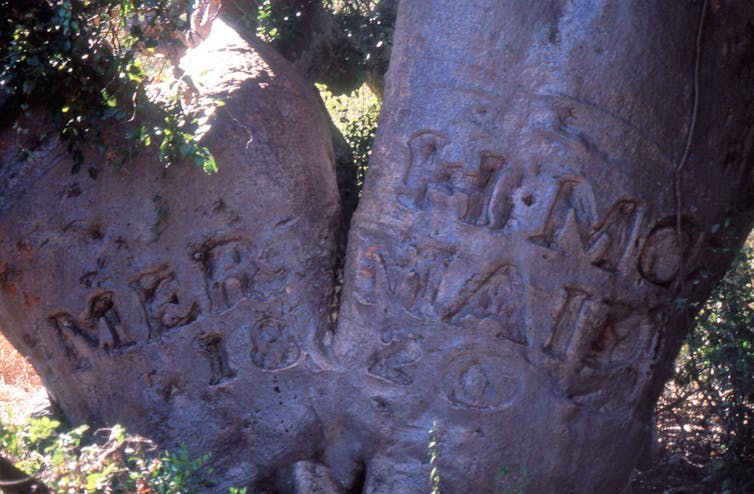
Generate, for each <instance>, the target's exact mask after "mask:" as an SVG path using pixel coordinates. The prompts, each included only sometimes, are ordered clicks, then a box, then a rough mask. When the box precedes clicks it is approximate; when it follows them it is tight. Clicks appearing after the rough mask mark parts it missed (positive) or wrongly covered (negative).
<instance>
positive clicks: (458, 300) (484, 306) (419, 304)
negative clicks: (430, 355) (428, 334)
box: [354, 237, 526, 344]
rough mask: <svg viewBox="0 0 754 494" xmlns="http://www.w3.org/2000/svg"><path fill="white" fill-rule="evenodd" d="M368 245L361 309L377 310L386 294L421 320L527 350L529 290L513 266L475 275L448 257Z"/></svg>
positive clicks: (357, 293)
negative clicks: (475, 332) (371, 307)
mask: <svg viewBox="0 0 754 494" xmlns="http://www.w3.org/2000/svg"><path fill="white" fill-rule="evenodd" d="M364 244H366V248H365V250H364V251H363V254H362V255H361V256H360V262H361V264H360V266H359V267H358V268H357V269H358V272H357V277H356V284H357V289H356V290H355V294H354V295H355V297H356V300H357V301H359V302H360V303H361V304H363V305H374V304H375V303H376V300H377V299H376V294H377V293H382V294H385V295H387V296H388V297H389V298H390V299H391V300H393V301H394V302H395V304H397V305H398V306H401V307H403V308H404V309H405V310H406V312H408V313H409V314H411V315H413V316H414V317H416V318H418V319H430V320H432V319H434V320H439V321H442V322H443V323H445V324H448V325H450V326H456V327H463V328H468V329H474V328H481V329H482V330H483V331H486V332H487V333H489V334H491V335H494V336H495V337H498V338H504V339H507V340H510V341H513V342H515V343H520V344H526V336H525V334H524V333H525V331H524V328H525V325H524V317H525V303H524V300H525V297H524V293H525V290H526V286H525V284H524V283H523V281H522V279H521V277H520V275H519V273H518V271H517V269H516V268H515V267H514V266H513V265H509V264H503V265H501V266H498V267H496V268H492V269H491V270H490V271H487V272H481V273H473V270H474V268H475V266H474V265H473V263H470V262H469V261H468V260H465V259H461V258H458V257H457V256H456V255H454V254H452V253H450V252H447V251H443V250H438V249H430V248H418V249H417V248H414V247H411V246H410V245H402V244H398V243H390V244H388V243H386V242H384V241H381V240H377V239H371V238H369V237H367V238H364ZM470 272H471V273H473V274H469V273H470Z"/></svg>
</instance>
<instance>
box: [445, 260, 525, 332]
mask: <svg viewBox="0 0 754 494" xmlns="http://www.w3.org/2000/svg"><path fill="white" fill-rule="evenodd" d="M523 292H524V284H523V282H522V281H521V278H520V276H519V274H518V272H517V271H516V268H515V267H514V266H511V265H503V266H500V267H499V268H497V269H496V270H494V271H493V272H492V273H490V274H487V275H486V276H476V275H475V276H472V277H470V278H468V279H467V280H466V281H465V282H464V283H463V285H462V286H461V289H460V290H459V291H458V293H456V294H455V295H450V296H449V300H450V301H452V303H451V304H450V305H447V306H445V307H443V308H441V309H440V310H441V319H442V320H443V321H445V322H448V323H450V324H451V325H454V326H463V327H484V328H485V329H487V331H488V332H489V333H490V334H493V335H495V336H496V337H498V338H506V339H508V340H511V341H513V342H516V343H521V344H526V336H525V335H524V311H523V299H522V294H523Z"/></svg>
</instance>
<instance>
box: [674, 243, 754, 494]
mask: <svg viewBox="0 0 754 494" xmlns="http://www.w3.org/2000/svg"><path fill="white" fill-rule="evenodd" d="M674 382H675V385H676V386H678V387H679V388H680V389H681V396H682V399H686V400H688V399H693V400H694V401H695V402H697V403H699V407H700V408H701V409H700V410H699V412H700V413H699V416H700V417H702V418H703V420H704V421H705V424H703V425H705V427H706V428H708V429H710V428H711V429H713V430H714V431H715V433H714V434H713V435H711V437H712V439H711V442H712V444H710V446H711V448H710V449H711V451H712V452H713V454H714V456H712V457H711V458H710V462H709V464H708V466H707V470H708V472H707V473H708V477H707V479H708V483H709V484H710V486H709V487H710V489H711V490H710V492H713V491H714V492H721V493H725V492H728V493H733V492H754V476H753V475H752V472H754V235H752V236H750V237H749V239H748V241H747V242H746V245H745V246H744V248H743V249H742V250H741V251H740V252H739V253H738V255H737V257H736V260H735V261H734V263H733V265H732V267H731V268H730V270H729V271H728V273H727V275H726V276H725V278H723V280H722V281H721V282H720V283H719V284H718V286H717V288H716V289H715V291H714V292H713V294H712V296H711V297H710V298H709V300H708V301H707V302H706V303H705V304H704V305H703V307H702V308H701V310H700V311H699V315H698V316H697V318H696V321H695V325H694V330H693V331H692V333H691V334H690V335H689V336H688V337H687V340H686V343H685V344H684V346H683V348H682V350H681V353H680V355H679V357H678V359H677V361H676V374H675V376H674Z"/></svg>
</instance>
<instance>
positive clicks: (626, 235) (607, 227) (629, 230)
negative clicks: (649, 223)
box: [529, 178, 641, 271]
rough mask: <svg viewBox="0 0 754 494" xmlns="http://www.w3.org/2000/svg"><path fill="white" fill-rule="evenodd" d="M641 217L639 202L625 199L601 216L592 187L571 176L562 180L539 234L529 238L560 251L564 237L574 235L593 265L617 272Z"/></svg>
mask: <svg viewBox="0 0 754 494" xmlns="http://www.w3.org/2000/svg"><path fill="white" fill-rule="evenodd" d="M640 216H641V210H640V207H639V203H638V202H637V201H636V200H634V199H630V198H623V199H620V200H619V201H618V202H616V203H615V204H613V205H612V206H611V207H610V208H609V209H608V211H607V214H605V216H604V218H601V219H600V218H598V217H597V213H596V207H595V201H594V194H593V193H592V188H591V187H590V186H589V184H588V183H586V182H583V181H581V180H579V179H576V178H568V179H565V180H562V181H561V182H560V184H559V186H558V190H557V192H556V193H555V194H554V199H553V201H552V204H551V205H550V209H549V211H548V212H547V216H546V218H545V221H544V225H543V226H542V228H541V229H540V231H539V233H537V234H535V235H532V236H530V237H529V240H530V241H531V242H533V243H535V244H537V245H541V246H543V247H546V248H548V249H553V250H561V248H562V243H563V242H562V241H563V240H564V237H566V236H567V234H571V235H575V236H576V238H577V239H578V241H579V243H580V247H581V249H583V251H584V253H586V255H588V256H589V258H590V261H591V263H592V264H594V265H595V266H597V267H599V268H601V269H604V270H607V271H616V270H617V269H618V265H619V264H620V262H621V260H622V259H623V257H624V255H625V253H626V251H627V250H628V247H629V246H630V244H631V241H632V239H633V237H634V232H635V230H636V226H637V225H638V223H639V219H640Z"/></svg>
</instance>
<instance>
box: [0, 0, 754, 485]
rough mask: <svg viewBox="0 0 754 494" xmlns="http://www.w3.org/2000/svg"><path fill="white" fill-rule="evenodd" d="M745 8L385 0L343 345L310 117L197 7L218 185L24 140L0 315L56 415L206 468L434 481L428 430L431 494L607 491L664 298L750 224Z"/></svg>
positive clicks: (318, 138) (670, 325) (294, 90)
mask: <svg viewBox="0 0 754 494" xmlns="http://www.w3.org/2000/svg"><path fill="white" fill-rule="evenodd" d="M744 4H745V2H738V3H737V4H734V3H733V2H731V3H729V4H723V3H722V2H710V3H709V5H707V4H706V3H705V5H704V6H702V4H701V2H696V3H695V2H667V3H666V5H647V3H646V2H618V1H595V2H559V1H548V2H528V1H527V2H524V1H520V2H498V1H495V0H483V1H481V2H467V1H461V2H459V1H455V0H454V1H439V0H436V1H433V0H412V1H406V2H403V3H402V5H401V11H400V13H399V24H398V26H397V27H396V37H395V47H394V51H393V60H392V66H391V73H390V75H389V77H388V85H387V87H386V93H385V107H384V110H383V116H382V120H381V130H380V136H379V138H378V141H377V143H376V148H375V152H374V159H373V163H372V165H371V166H372V168H371V170H370V172H369V176H368V177H367V184H366V189H365V191H364V197H363V199H362V203H361V206H360V209H359V211H358V212H357V215H356V216H355V217H354V220H353V222H352V225H353V227H352V231H351V232H350V236H349V251H348V256H347V264H346V270H345V286H344V289H343V295H342V303H341V306H340V313H339V317H338V326H337V328H336V330H335V331H334V332H333V331H331V329H332V328H331V324H330V319H329V315H330V308H331V306H332V303H333V299H332V298H331V294H332V292H333V286H332V285H333V279H334V272H335V270H336V266H335V262H334V249H335V247H334V244H333V238H334V235H335V233H336V227H335V222H336V217H337V205H336V197H337V192H336V190H335V186H334V184H335V179H334V172H333V170H332V158H331V156H332V155H331V150H330V149H329V147H328V145H327V144H326V143H327V142H328V136H326V135H325V133H324V132H323V131H322V129H325V128H326V126H325V124H324V121H323V120H322V116H321V115H320V114H319V113H318V111H319V110H318V108H317V106H316V104H315V103H314V102H313V101H312V100H311V96H310V94H308V93H307V90H306V89H304V88H303V85H301V84H300V83H299V82H297V79H296V76H295V75H292V74H290V72H289V70H288V69H287V67H286V66H285V64H283V63H281V62H279V61H277V59H276V58H275V57H271V56H265V57H259V56H258V55H257V54H255V53H254V52H253V50H251V49H250V48H249V47H248V46H246V45H244V44H243V43H242V42H241V41H240V40H238V41H236V40H235V38H234V37H233V34H232V33H231V32H229V31H227V30H226V29H225V28H224V27H222V26H223V25H222V24H217V25H216V26H215V27H214V28H213V33H212V35H211V36H210V39H209V40H208V43H207V44H205V45H202V46H200V48H199V51H200V52H201V51H202V50H205V51H206V52H208V53H209V54H210V55H211V57H210V59H209V61H208V62H207V63H209V65H208V66H207V67H204V68H201V67H200V68H197V70H196V71H195V77H194V79H195V80H198V81H202V80H204V81H205V82H204V83H203V84H204V85H201V84H200V89H201V90H202V91H204V92H206V93H208V94H209V95H210V96H215V97H223V98H226V99H227V101H228V104H227V105H226V106H224V107H222V108H220V109H218V111H217V115H216V120H215V123H214V125H213V129H212V130H211V132H210V134H209V135H208V143H209V144H210V145H211V146H212V147H213V149H214V151H215V153H216V154H217V157H218V163H219V166H220V173H219V174H218V175H217V176H214V177H202V176H200V174H199V172H198V171H195V170H189V169H183V168H181V169H178V168H176V169H171V170H169V173H168V175H167V178H161V177H160V172H159V170H156V169H155V168H154V165H153V164H152V165H150V163H146V162H135V163H131V164H129V169H131V170H133V173H131V174H120V175H119V174H118V173H117V172H116V171H115V170H104V171H103V172H102V173H101V174H100V177H99V178H98V179H97V180H96V181H92V180H90V179H89V178H87V177H78V176H70V175H68V168H69V165H70V163H66V160H65V159H64V158H62V157H60V156H58V155H57V154H56V153H57V151H56V150H57V148H50V149H49V150H48V152H47V154H44V151H45V149H44V148H43V149H41V150H39V151H38V152H37V153H36V154H35V155H34V156H35V157H36V159H37V160H38V163H32V164H29V165H27V166H25V167H20V166H19V167H16V168H13V170H14V171H15V172H16V178H15V179H14V180H16V182H14V183H15V185H14V186H13V187H11V188H9V189H7V190H6V197H10V198H12V201H13V204H12V207H10V208H8V209H7V210H6V208H3V209H2V210H0V211H3V212H2V214H3V216H2V218H1V222H0V260H2V264H1V265H0V266H2V270H0V273H1V274H0V282H1V285H0V288H2V290H3V295H2V298H0V323H2V326H3V328H4V329H5V331H7V332H8V336H9V337H10V339H11V340H12V341H13V342H14V344H16V345H17V346H19V347H20V348H21V349H22V350H23V351H24V353H26V354H28V355H30V356H31V358H32V359H33V362H34V363H35V366H36V368H37V369H38V371H39V372H40V374H41V375H42V377H43V379H44V380H45V383H46V385H47V386H48V388H49V389H50V390H51V392H52V393H53V395H54V396H55V397H56V398H57V399H58V400H59V401H60V402H61V405H62V406H63V408H64V410H65V411H66V413H68V414H69V416H71V417H72V418H73V419H74V420H98V421H116V420H118V421H124V422H126V423H127V425H130V426H132V427H135V428H136V430H139V431H141V432H145V433H149V434H150V435H153V436H155V437H156V438H157V439H160V440H162V441H163V443H164V444H171V443H173V444H175V443H177V442H181V441H182V442H186V443H188V445H189V447H190V448H191V449H192V450H193V451H194V452H196V453H202V452H205V451H208V450H210V451H212V452H213V453H214V455H215V463H216V467H218V471H219V472H221V473H222V474H223V475H224V479H225V480H227V482H236V483H237V482H238V481H247V482H253V484H254V485H255V487H256V488H265V489H267V490H268V491H271V490H279V491H282V492H309V491H307V490H306V489H307V488H310V489H317V488H318V489H320V490H321V491H326V492H337V491H339V490H342V489H355V490H363V491H364V492H368V493H388V492H401V493H414V492H416V493H419V492H426V491H427V490H428V476H429V471H430V465H429V463H428V457H427V444H428V442H429V435H428V430H429V429H430V427H432V426H433V424H436V426H435V429H436V430H435V435H436V437H437V438H438V442H437V446H436V447H435V452H436V453H437V454H438V455H439V459H438V466H439V474H440V478H441V486H442V489H443V491H444V492H464V491H468V492H494V491H496V490H500V489H501V488H504V487H505V485H504V484H505V482H515V480H516V479H515V477H516V476H519V475H522V474H523V472H524V471H526V472H528V474H527V475H526V477H527V480H526V486H527V487H526V489H527V490H529V491H531V492H618V491H620V489H621V488H622V486H623V485H624V484H625V482H626V480H627V477H628V474H629V473H630V470H631V468H632V467H633V465H634V464H635V463H636V460H637V458H638V456H639V454H640V453H641V451H642V449H643V447H644V445H645V443H646V440H647V435H648V434H647V431H648V429H649V419H650V414H651V409H652V406H653V403H654V401H655V399H656V397H657V395H658V393H659V391H660V389H661V387H662V383H663V381H664V379H665V378H666V377H667V375H668V373H669V369H670V366H671V364H672V360H673V357H674V356H675V354H676V352H677V349H678V346H679V344H680V339H681V337H682V336H683V334H684V332H685V331H686V330H687V329H688V311H687V304H686V302H684V301H687V300H698V299H701V298H703V297H704V296H706V295H707V293H708V291H709V289H710V283H712V281H713V280H714V279H716V278H718V277H719V276H720V275H721V274H722V272H723V270H724V267H725V264H726V262H727V258H725V256H724V255H719V254H718V253H719V252H721V251H722V250H723V249H720V247H735V246H736V244H737V242H739V241H740V239H741V238H742V235H743V234H744V232H745V231H746V230H747V228H748V227H749V226H750V223H751V219H752V207H751V206H752V204H751V198H752V195H751V178H752V177H751V172H752V160H753V159H754V157H753V156H752V145H753V144H754V130H752V126H751V123H752V116H754V115H753V113H754V109H753V108H752V98H753V97H754V95H752V93H751V89H750V88H751V87H753V83H754V69H753V68H752V64H751V60H752V57H753V56H754V43H753V40H752V29H751V26H752V25H754V12H751V11H750V10H749V9H747V8H746V5H744ZM702 18H704V24H703V27H702V29H701V30H700V29H699V26H700V20H701V19H702ZM218 26H219V27H218ZM221 41H222V42H221ZM213 43H220V44H221V45H223V44H224V46H218V45H213ZM229 44H230V45H233V46H228V45H229ZM213 47H214V48H213ZM228 48H232V49H228ZM230 57H233V58H230ZM205 60H206V59H205ZM697 60H698V62H697ZM697 69H698V70H697ZM213 77H216V79H213ZM203 78H205V79H203ZM692 116H693V118H692ZM689 136H690V137H691V138H690V139H689ZM43 160H44V161H43ZM34 164H36V165H37V166H36V167H34V166H32V165H34ZM150 166H152V168H150ZM150 170H151V171H150ZM31 172H36V173H31ZM6 173H9V172H6ZM678 192H680V194H678ZM715 232H716V233H715ZM505 471H511V472H513V473H512V475H510V474H509V475H501V472H505ZM307 486H309V487H307Z"/></svg>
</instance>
